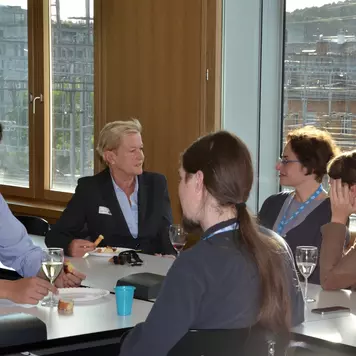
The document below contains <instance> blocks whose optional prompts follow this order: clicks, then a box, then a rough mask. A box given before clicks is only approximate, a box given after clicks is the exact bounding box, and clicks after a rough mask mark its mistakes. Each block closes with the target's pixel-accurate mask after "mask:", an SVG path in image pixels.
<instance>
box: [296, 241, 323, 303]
mask: <svg viewBox="0 0 356 356" xmlns="http://www.w3.org/2000/svg"><path fill="white" fill-rule="evenodd" d="M295 260H296V262H297V266H298V269H299V272H300V273H301V274H302V276H303V277H304V279H305V290H304V300H305V302H306V303H312V302H315V299H313V298H308V278H309V277H310V275H311V274H312V273H313V272H314V269H315V267H316V264H317V263H318V248H317V247H315V246H298V247H297V249H296V251H295Z"/></svg>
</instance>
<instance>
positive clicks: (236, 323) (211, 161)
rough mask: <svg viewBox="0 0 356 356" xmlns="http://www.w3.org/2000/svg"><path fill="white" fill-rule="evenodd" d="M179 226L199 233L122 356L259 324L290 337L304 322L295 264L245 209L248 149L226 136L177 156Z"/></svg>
mask: <svg viewBox="0 0 356 356" xmlns="http://www.w3.org/2000/svg"><path fill="white" fill-rule="evenodd" d="M179 175H180V183H179V197H180V202H181V206H182V210H183V216H184V221H186V222H188V224H187V225H189V226H190V227H199V228H201V229H202V230H203V234H202V237H201V241H199V242H198V243H197V244H196V245H195V246H193V247H192V248H191V249H189V250H187V251H184V252H182V253H181V255H180V256H179V257H178V258H177V260H176V261H175V262H174V264H173V265H172V267H171V269H170V270H169V272H168V274H167V277H166V279H165V281H164V284H163V286H162V288H161V291H160V294H159V296H158V299H157V301H156V302H155V304H154V306H153V308H152V310H151V313H150V314H149V316H148V318H147V320H146V322H144V323H142V324H140V325H138V326H136V328H135V329H134V330H133V331H132V332H131V333H130V334H129V335H128V337H127V338H126V340H125V342H124V343H123V345H122V348H121V352H120V355H121V356H136V355H137V356H138V355H144V354H149V355H155V356H164V355H167V353H168V352H169V350H170V349H171V348H172V347H173V346H174V345H175V344H176V343H177V342H178V341H179V340H180V339H181V338H182V337H183V336H184V335H185V334H186V333H187V331H188V330H189V329H238V328H245V327H249V326H253V325H255V324H257V323H258V324H260V325H262V326H263V327H265V328H267V329H270V330H271V331H275V332H285V331H288V330H289V328H290V327H291V326H294V325H297V324H299V323H301V322H302V321H303V320H304V304H303V298H302V295H301V292H300V288H299V282H298V279H297V276H296V272H295V268H294V262H293V257H292V255H291V252H290V250H289V248H288V246H287V244H286V243H285V242H284V240H283V239H282V238H280V237H279V236H278V235H277V234H274V233H273V232H272V231H269V230H267V229H264V228H263V230H262V231H261V229H260V228H258V227H257V225H256V223H255V221H254V220H253V219H252V217H251V215H250V213H249V212H248V210H247V208H246V201H247V199H248V197H249V194H250V190H251V187H252V181H253V169H252V162H251V156H250V153H249V151H248V149H247V147H246V145H245V144H244V143H243V142H242V141H241V140H240V139H239V138H237V137H236V136H235V135H233V134H230V133H228V132H226V131H221V132H217V133H214V134H210V135H207V136H204V137H202V138H200V139H198V140H197V141H196V142H194V143H193V144H192V145H191V146H190V147H189V148H188V149H187V150H186V151H185V152H184V153H183V155H182V161H181V167H180V169H179Z"/></svg>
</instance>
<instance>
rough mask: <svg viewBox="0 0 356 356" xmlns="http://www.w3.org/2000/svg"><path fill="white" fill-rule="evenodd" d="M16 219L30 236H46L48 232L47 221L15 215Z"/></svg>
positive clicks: (35, 217)
mask: <svg viewBox="0 0 356 356" xmlns="http://www.w3.org/2000/svg"><path fill="white" fill-rule="evenodd" d="M15 216H16V218H17V219H18V220H19V221H20V222H21V223H22V224H23V225H24V226H25V228H26V230H27V232H28V233H29V234H32V235H39V236H46V235H47V232H48V231H49V230H50V225H49V223H48V221H47V220H45V219H42V218H40V217H38V216H27V215H15Z"/></svg>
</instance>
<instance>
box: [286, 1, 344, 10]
mask: <svg viewBox="0 0 356 356" xmlns="http://www.w3.org/2000/svg"><path fill="white" fill-rule="evenodd" d="M333 2H335V3H337V2H339V0H334V1H330V0H286V10H287V11H288V12H291V11H294V10H296V9H304V8H306V7H313V6H318V7H320V6H323V5H325V4H332V3H333ZM341 2H343V1H341Z"/></svg>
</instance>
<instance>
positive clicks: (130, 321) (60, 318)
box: [0, 294, 153, 340]
mask: <svg viewBox="0 0 356 356" xmlns="http://www.w3.org/2000/svg"><path fill="white" fill-rule="evenodd" d="M152 305H153V303H150V302H144V301H141V300H136V299H134V303H133V307H132V314H131V315H130V316H125V317H123V316H119V315H117V312H116V300H115V295H113V294H109V295H108V296H106V297H103V298H101V299H98V300H95V301H92V302H86V303H85V304H84V303H82V304H77V305H74V312H73V315H61V314H58V311H57V308H48V307H42V306H41V305H40V304H39V305H38V306H35V307H22V306H19V305H16V304H15V305H14V304H12V303H10V302H9V301H7V300H6V301H4V300H0V315H4V314H11V313H26V314H31V315H34V316H36V317H38V318H39V319H41V320H42V321H43V322H44V323H45V324H46V325H47V337H48V339H49V340H51V339H58V338H64V337H72V336H77V335H82V334H91V333H96V332H102V331H108V330H117V329H124V328H130V327H133V326H135V325H136V324H138V323H140V322H143V321H145V320H146V318H147V315H148V313H149V312H150V310H151V308H152Z"/></svg>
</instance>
